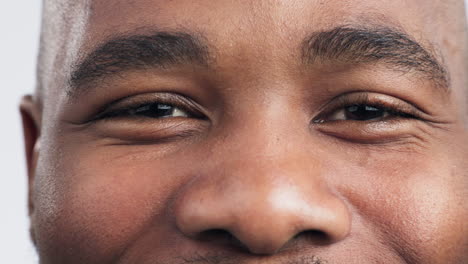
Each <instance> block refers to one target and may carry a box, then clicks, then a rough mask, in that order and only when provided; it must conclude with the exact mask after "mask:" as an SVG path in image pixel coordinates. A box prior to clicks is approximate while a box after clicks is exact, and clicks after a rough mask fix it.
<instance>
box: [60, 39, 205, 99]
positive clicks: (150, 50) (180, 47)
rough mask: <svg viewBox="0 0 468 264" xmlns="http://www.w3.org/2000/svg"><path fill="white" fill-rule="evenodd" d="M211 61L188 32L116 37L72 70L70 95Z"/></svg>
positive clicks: (201, 43)
mask: <svg viewBox="0 0 468 264" xmlns="http://www.w3.org/2000/svg"><path fill="white" fill-rule="evenodd" d="M208 57H209V55H208V48H207V47H206V46H205V45H204V43H203V42H202V41H201V40H200V38H198V37H196V36H194V35H191V34H188V33H184V32H157V33H154V34H152V35H131V36H120V37H115V38H113V39H110V40H108V41H107V42H105V43H104V44H103V45H101V46H99V47H98V48H97V49H95V50H94V51H93V52H91V53H90V54H89V55H87V56H86V57H85V59H84V60H83V61H81V62H80V63H79V64H77V65H75V66H74V67H72V71H71V74H70V78H69V82H68V83H69V86H70V91H69V94H73V93H74V92H76V90H78V87H80V86H83V85H84V84H87V83H92V82H93V81H97V80H100V79H102V78H105V77H107V76H110V75H115V74H118V73H121V72H124V71H128V70H138V69H139V70H144V69H148V68H160V69H165V68H168V67H170V66H174V65H181V64H191V65H192V64H198V65H207V64H208Z"/></svg>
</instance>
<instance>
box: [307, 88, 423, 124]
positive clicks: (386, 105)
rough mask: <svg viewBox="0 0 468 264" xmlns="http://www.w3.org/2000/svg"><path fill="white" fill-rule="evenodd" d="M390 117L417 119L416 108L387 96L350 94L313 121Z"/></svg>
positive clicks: (370, 120)
mask: <svg viewBox="0 0 468 264" xmlns="http://www.w3.org/2000/svg"><path fill="white" fill-rule="evenodd" d="M391 119H419V114H418V109H417V108H416V107H414V106H412V105H410V104H409V103H407V102H404V101H402V100H399V99H396V98H391V97H389V96H382V95H376V94H368V93H364V94H351V95H347V96H345V97H340V98H338V99H336V101H335V102H333V103H332V104H331V105H329V106H327V107H326V109H325V110H324V113H323V114H321V115H320V116H319V117H318V118H316V119H315V120H314V122H316V123H324V122H332V121H360V122H380V121H388V120H391Z"/></svg>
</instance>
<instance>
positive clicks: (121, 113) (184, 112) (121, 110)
mask: <svg viewBox="0 0 468 264" xmlns="http://www.w3.org/2000/svg"><path fill="white" fill-rule="evenodd" d="M196 108H197V107H196V106H195V104H194V103H193V101H192V100H189V99H187V98H185V97H183V96H180V95H174V94H158V95H142V96H135V97H130V98H124V99H120V100H118V101H116V102H113V103H111V104H109V105H107V106H106V107H104V109H103V110H101V111H100V112H99V113H98V114H97V115H96V116H95V117H94V118H93V120H92V121H99V120H112V119H114V120H119V119H126V120H132V119H133V120H140V121H142V120H143V121H145V120H146V121H151V119H153V121H154V119H167V118H178V117H179V118H197V119H203V114H202V113H201V112H200V111H199V110H198V109H196Z"/></svg>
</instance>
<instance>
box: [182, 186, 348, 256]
mask: <svg viewBox="0 0 468 264" xmlns="http://www.w3.org/2000/svg"><path fill="white" fill-rule="evenodd" d="M235 189H236V190H226V191H225V192H219V191H218V190H215V188H213V187H212V186H205V187H201V186H199V187H195V188H191V190H190V191H187V192H185V195H184V197H181V198H180V199H179V202H178V203H177V205H176V207H175V209H176V210H175V212H176V221H177V226H178V228H179V230H180V231H181V232H182V233H183V234H185V235H186V236H188V237H191V238H195V239H198V238H200V237H202V235H203V234H206V233H210V232H211V231H214V230H222V231H223V232H222V233H223V234H224V235H223V236H211V238H210V242H211V243H217V244H220V243H224V244H225V243H226V241H229V242H227V243H229V244H230V246H237V247H240V248H242V249H244V250H246V251H248V252H249V253H250V254H255V255H274V254H276V252H278V251H280V250H281V249H282V248H283V247H285V245H287V244H288V242H290V241H291V240H294V239H296V238H298V237H299V236H301V235H304V236H307V237H308V239H307V241H313V242H312V243H315V244H317V245H324V244H330V243H335V242H338V241H340V240H342V239H344V238H345V237H346V236H347V235H348V233H349V231H350V216H349V213H348V210H347V208H346V206H345V205H344V204H343V203H342V201H341V200H340V199H338V198H337V197H335V196H333V195H332V194H330V193H327V192H315V194H310V193H309V194H308V195H307V196H304V195H301V193H300V192H297V190H296V189H294V188H290V186H286V187H285V188H281V187H280V188H276V189H273V190H272V189H269V190H268V192H266V193H265V192H262V191H258V190H257V192H249V191H245V190H244V191H241V190H239V189H237V188H235ZM231 191H232V192H231ZM228 194H230V195H228ZM218 234H219V232H218ZM226 237H230V238H229V239H226ZM205 241H206V240H205ZM233 241H236V242H233Z"/></svg>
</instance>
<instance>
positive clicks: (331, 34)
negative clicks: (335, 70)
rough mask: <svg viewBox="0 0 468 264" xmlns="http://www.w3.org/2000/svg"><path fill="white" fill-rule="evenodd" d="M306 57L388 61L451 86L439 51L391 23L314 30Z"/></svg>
mask: <svg viewBox="0 0 468 264" xmlns="http://www.w3.org/2000/svg"><path fill="white" fill-rule="evenodd" d="M302 51H303V52H302V57H303V61H304V62H306V63H307V64H315V63H319V62H322V63H323V62H325V63H326V62H332V63H333V62H334V63H336V62H341V63H347V64H356V65H359V64H369V63H377V62H378V63H384V64H386V65H387V66H388V67H390V68H391V69H393V70H396V71H402V72H404V73H406V72H416V73H419V74H421V75H423V76H425V77H426V78H427V79H429V80H431V81H434V82H435V83H436V85H437V86H439V87H444V88H445V89H444V90H447V89H448V88H449V86H450V84H449V83H450V81H449V77H448V74H447V70H446V68H445V66H444V64H443V63H441V62H440V61H439V60H438V59H437V57H436V56H435V54H433V53H432V52H430V51H429V50H428V49H425V48H424V47H423V46H422V45H421V44H419V43H418V42H417V41H416V40H414V39H412V38H411V37H410V36H409V35H407V34H405V33H403V32H401V31H399V30H396V29H393V28H387V27H380V28H360V27H353V26H339V27H336V28H333V29H331V30H327V31H322V32H316V33H314V34H312V35H311V36H310V37H309V38H307V39H306V41H305V42H304V44H303V50H302Z"/></svg>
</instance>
